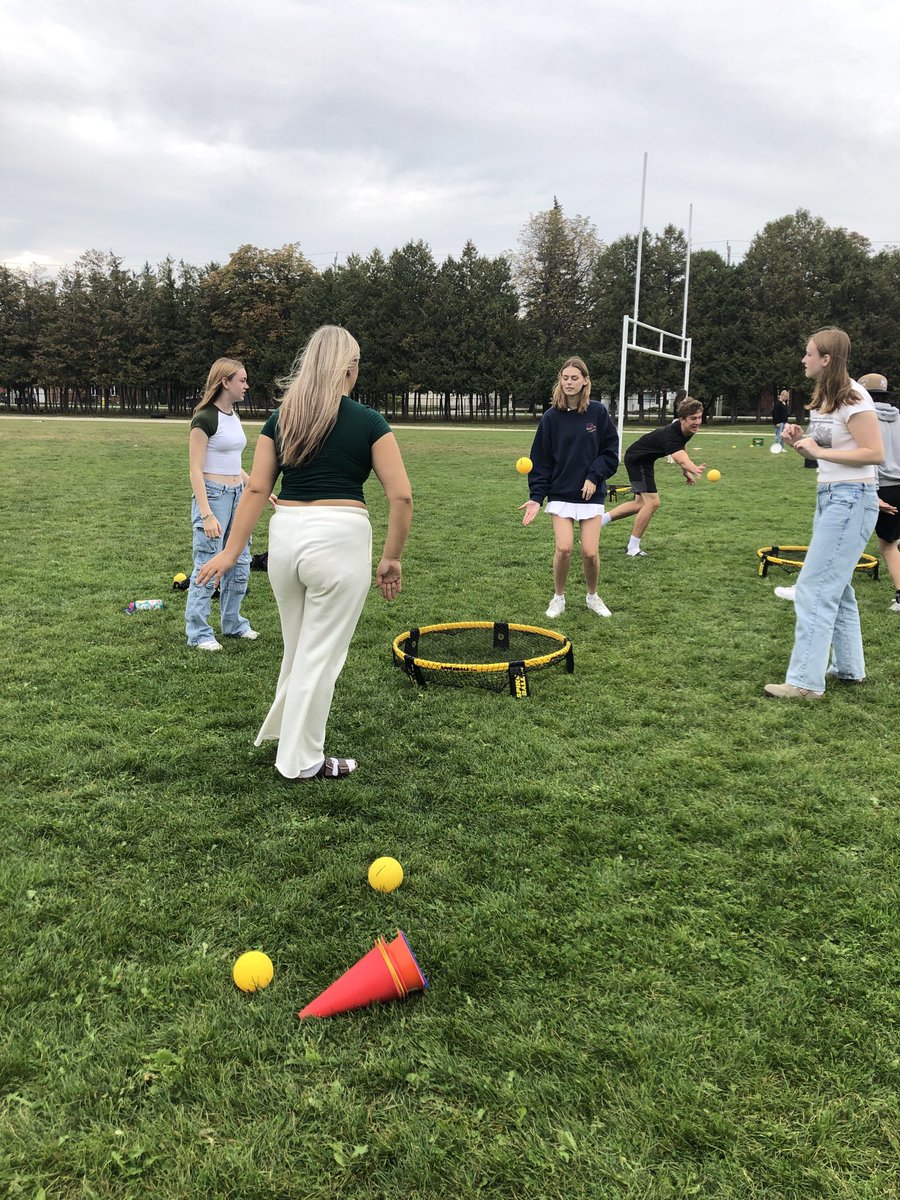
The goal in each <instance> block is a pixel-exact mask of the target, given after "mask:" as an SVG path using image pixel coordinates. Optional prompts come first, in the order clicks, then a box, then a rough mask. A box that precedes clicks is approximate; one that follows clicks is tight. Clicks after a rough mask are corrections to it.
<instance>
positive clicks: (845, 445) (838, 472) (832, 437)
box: [809, 379, 878, 483]
mask: <svg viewBox="0 0 900 1200" xmlns="http://www.w3.org/2000/svg"><path fill="white" fill-rule="evenodd" d="M850 386H851V387H852V388H853V390H854V392H856V394H857V395H858V396H859V397H860V401H859V403H858V404H842V405H841V407H840V408H836V409H835V410H834V412H830V413H823V412H820V411H819V410H818V409H813V410H812V412H811V413H810V414H809V436H810V437H811V438H813V439H814V440H815V443H816V445H817V446H822V447H823V448H824V449H826V450H838V451H840V450H856V449H857V448H858V446H859V443H858V442H857V441H856V439H855V438H854V436H853V434H852V433H851V431H850V420H851V418H852V417H855V416H856V414H857V413H861V412H872V413H874V412H875V402H874V400H873V399H872V397H871V396H870V395H869V393H868V392H867V391H866V389H865V388H864V387H860V386H859V384H858V383H857V382H856V380H855V379H851V380H850ZM817 478H818V482H819V483H875V481H876V479H877V478H878V468H877V467H876V466H875V465H874V463H873V464H867V465H865V466H855V467H848V466H846V465H845V464H843V463H836V462H827V461H826V460H825V459H824V458H820V459H819V470H818V476H817Z"/></svg>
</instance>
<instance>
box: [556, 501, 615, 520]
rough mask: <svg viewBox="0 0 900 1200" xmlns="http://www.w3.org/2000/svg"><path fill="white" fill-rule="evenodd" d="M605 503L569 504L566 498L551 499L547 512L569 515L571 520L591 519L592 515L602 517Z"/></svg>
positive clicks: (563, 515) (561, 515)
mask: <svg viewBox="0 0 900 1200" xmlns="http://www.w3.org/2000/svg"><path fill="white" fill-rule="evenodd" d="M605 511H606V506H605V505H604V504H569V503H568V502H567V501H565V500H551V501H550V503H549V504H548V505H547V512H548V513H550V515H551V516H554V517H568V518H569V520H570V521H590V519H591V517H602V516H603V514H604V512H605Z"/></svg>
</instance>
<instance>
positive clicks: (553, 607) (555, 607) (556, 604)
mask: <svg viewBox="0 0 900 1200" xmlns="http://www.w3.org/2000/svg"><path fill="white" fill-rule="evenodd" d="M565 611H566V598H565V596H562V597H558V596H554V597H553V599H552V600H551V601H550V604H549V605H548V607H547V612H546V613H545V616H548V617H550V618H551V620H552V619H553V618H554V617H561V616H562V615H563V613H564V612H565Z"/></svg>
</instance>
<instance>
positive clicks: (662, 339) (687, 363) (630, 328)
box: [617, 152, 694, 459]
mask: <svg viewBox="0 0 900 1200" xmlns="http://www.w3.org/2000/svg"><path fill="white" fill-rule="evenodd" d="M646 191H647V154H646V152H645V153H644V176H643V181H642V183H641V223H640V226H639V228H640V233H639V234H638V252H637V268H636V271H635V281H634V316H629V315H628V314H627V313H626V314H625V316H624V317H623V318H622V357H621V359H620V362H619V411H618V414H617V417H618V420H617V426H618V433H619V457H620V459H621V458H622V457H623V452H622V433H623V431H624V427H625V408H626V404H627V401H626V396H625V372H626V368H627V366H628V351H629V350H633V351H635V353H637V354H651V355H653V356H654V357H655V358H668V359H670V360H671V361H673V362H680V363H684V390H685V391H687V390H688V387H689V384H690V380H691V339H690V338H689V337H688V336H687V312H688V291H689V288H690V282H691V225H692V222H693V216H694V206H693V204H692V205H691V206H690V208H689V210H688V234H687V257H686V260H685V268H684V308H683V310H682V317H681V333H671V332H670V331H669V330H666V329H659V328H657V327H656V326H655V325H648V324H646V322H644V321H639V320H638V312H639V308H640V301H641V258H642V256H643V250H644V198H645V195H646ZM639 330H643V331H646V332H647V333H650V334H656V335H657V338H656V345H655V346H649V345H640V344H639V343H638V331H639ZM650 340H651V341H652V340H653V339H650Z"/></svg>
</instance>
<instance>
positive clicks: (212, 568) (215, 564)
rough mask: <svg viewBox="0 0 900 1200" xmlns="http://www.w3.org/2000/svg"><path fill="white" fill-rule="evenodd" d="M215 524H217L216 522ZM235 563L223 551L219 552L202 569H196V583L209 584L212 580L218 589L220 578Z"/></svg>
mask: <svg viewBox="0 0 900 1200" xmlns="http://www.w3.org/2000/svg"><path fill="white" fill-rule="evenodd" d="M216 524H218V521H217V522H216ZM235 561H236V560H234V559H232V557H231V555H230V554H228V553H227V552H226V551H225V550H220V551H219V553H218V554H214V555H213V556H212V558H210V559H209V560H208V561H207V562H205V563H204V564H203V566H202V567H199V568H198V570H197V576H196V578H197V582H198V583H209V581H210V580H211V579H214V580H215V583H216V587H218V586H219V584H220V583H221V582H222V576H223V575H224V574H225V572H226V571H230V570H231V568H232V567H233V566H234V563H235Z"/></svg>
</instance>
